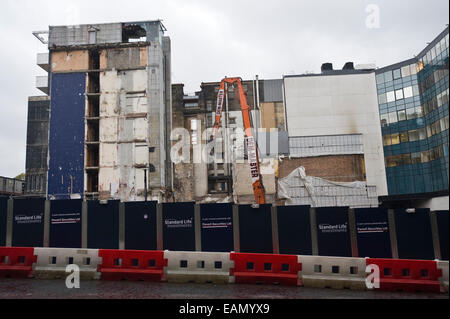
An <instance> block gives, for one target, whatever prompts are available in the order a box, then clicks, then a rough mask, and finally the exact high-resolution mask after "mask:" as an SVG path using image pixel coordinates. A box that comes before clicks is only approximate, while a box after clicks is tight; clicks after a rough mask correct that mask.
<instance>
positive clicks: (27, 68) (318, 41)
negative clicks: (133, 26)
mask: <svg viewBox="0 0 450 319" xmlns="http://www.w3.org/2000/svg"><path fill="white" fill-rule="evenodd" d="M370 4H375V5H377V6H378V8H379V13H380V20H379V28H368V27H367V25H366V20H367V19H368V16H369V15H371V14H373V13H375V12H374V11H373V10H369V12H366V9H367V6H368V5H370ZM448 10H449V2H448V0H426V1H425V0H407V1H406V0H403V1H399V0H389V1H388V0H339V1H336V0H314V1H313V0H310V1H299V0H297V1H294V0H291V1H288V0H286V1H283V0H277V1H275V0H272V1H261V0H260V1H257V0H251V1H247V0H237V1H236V0H228V1H211V0H124V1H121V0H80V1H64V0H59V1H54V0H48V1H45V0H0V39H1V41H2V43H1V48H0V71H1V78H0V93H1V94H0V96H1V97H0V101H1V105H0V150H1V151H0V152H1V153H0V176H8V177H14V176H16V175H18V174H19V173H21V172H24V171H25V154H26V121H27V99H28V96H31V95H42V94H41V93H40V91H38V90H37V89H36V88H35V77H36V76H39V75H45V72H44V71H43V70H41V69H40V68H39V67H38V66H37V65H36V54H37V53H38V52H46V47H45V46H44V45H43V44H41V43H40V42H39V41H38V40H37V39H36V38H34V37H33V35H32V34H31V32H32V31H41V30H48V26H49V25H68V24H89V23H106V22H128V21H142V20H155V19H162V20H163V23H164V25H165V26H166V28H167V29H168V31H167V33H166V35H167V36H170V37H171V39H172V83H184V84H185V92H187V93H190V92H192V93H193V92H195V91H196V90H199V87H200V83H201V82H210V81H220V80H221V79H222V78H223V77H224V76H241V77H243V78H244V79H252V78H254V76H255V75H256V74H258V75H259V76H260V78H263V79H272V78H281V77H282V75H287V74H294V73H295V74H301V73H305V72H316V73H317V72H320V66H321V64H322V63H323V62H332V63H333V64H334V65H335V67H336V68H341V67H342V66H343V65H344V64H345V62H347V61H354V62H355V63H356V64H358V63H375V64H376V65H377V66H378V67H382V66H386V65H389V64H393V63H396V62H400V61H402V60H405V59H408V58H411V57H413V55H414V54H418V53H419V52H420V51H421V50H422V49H423V48H424V47H425V46H426V44H427V42H430V41H432V40H433V39H434V38H435V37H436V36H437V35H438V34H439V33H440V32H441V31H442V30H444V28H445V26H446V24H448V21H449V16H448ZM369 20H370V21H372V22H374V21H375V20H372V19H369ZM374 23H376V21H375V22H374Z"/></svg>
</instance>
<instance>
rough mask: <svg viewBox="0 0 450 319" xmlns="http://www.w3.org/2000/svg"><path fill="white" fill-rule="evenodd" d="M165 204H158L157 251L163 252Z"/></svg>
mask: <svg viewBox="0 0 450 319" xmlns="http://www.w3.org/2000/svg"><path fill="white" fill-rule="evenodd" d="M162 205H163V204H161V203H158V204H156V249H157V250H163V249H164V245H163V206H162Z"/></svg>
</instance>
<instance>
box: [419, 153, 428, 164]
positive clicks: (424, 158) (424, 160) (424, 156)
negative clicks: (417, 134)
mask: <svg viewBox="0 0 450 319" xmlns="http://www.w3.org/2000/svg"><path fill="white" fill-rule="evenodd" d="M420 161H421V162H422V163H428V162H429V161H430V156H429V154H428V151H423V152H421V153H420Z"/></svg>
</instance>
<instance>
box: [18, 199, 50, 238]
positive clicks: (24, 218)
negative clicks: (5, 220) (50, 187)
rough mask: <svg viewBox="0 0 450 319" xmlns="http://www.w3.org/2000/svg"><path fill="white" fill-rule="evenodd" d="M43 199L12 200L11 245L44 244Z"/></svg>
mask: <svg viewBox="0 0 450 319" xmlns="http://www.w3.org/2000/svg"><path fill="white" fill-rule="evenodd" d="M44 210H45V199H42V198H33V199H16V200H14V216H13V233H12V246H13V247H42V246H43V245H44Z"/></svg>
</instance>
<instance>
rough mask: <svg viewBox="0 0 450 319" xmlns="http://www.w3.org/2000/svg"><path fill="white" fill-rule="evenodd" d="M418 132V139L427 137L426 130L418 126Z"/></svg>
mask: <svg viewBox="0 0 450 319" xmlns="http://www.w3.org/2000/svg"><path fill="white" fill-rule="evenodd" d="M417 132H418V134H419V140H425V139H426V138H427V130H426V129H425V127H424V128H420V129H418V130H417Z"/></svg>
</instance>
